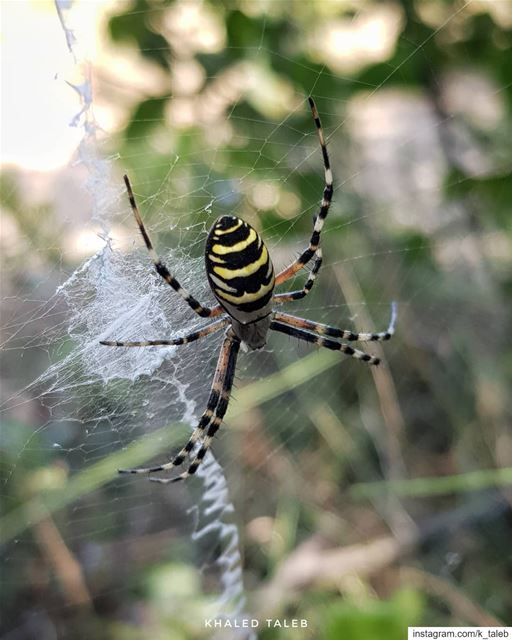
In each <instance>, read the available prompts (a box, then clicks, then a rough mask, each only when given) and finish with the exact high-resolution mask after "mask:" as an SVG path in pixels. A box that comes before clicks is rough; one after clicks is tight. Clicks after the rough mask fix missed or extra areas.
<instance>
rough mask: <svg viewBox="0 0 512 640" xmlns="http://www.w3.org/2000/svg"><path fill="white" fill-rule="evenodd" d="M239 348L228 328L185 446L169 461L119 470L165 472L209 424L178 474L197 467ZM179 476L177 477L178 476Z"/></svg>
mask: <svg viewBox="0 0 512 640" xmlns="http://www.w3.org/2000/svg"><path fill="white" fill-rule="evenodd" d="M239 348H240V341H239V340H238V338H236V337H235V336H234V334H233V333H232V330H231V329H228V332H227V335H226V338H225V340H224V343H223V345H222V347H221V351H220V355H219V359H218V361H217V367H216V369H215V375H214V378H213V383H212V387H211V390H210V396H209V398H208V403H207V405H206V409H205V411H204V412H203V415H202V416H201V418H200V420H199V422H198V424H197V426H196V428H195V429H194V431H193V432H192V435H191V436H190V438H189V439H188V442H187V443H186V444H185V446H184V447H183V448H182V449H181V451H179V452H178V453H177V455H175V456H174V458H173V459H172V460H170V461H169V462H166V463H164V464H160V465H156V466H154V467H145V468H143V467H139V468H136V469H119V470H118V471H119V473H125V474H126V473H134V474H141V473H157V472H159V471H169V470H170V469H174V468H175V467H179V466H180V465H182V464H183V462H184V461H185V459H186V458H187V456H189V455H190V454H191V452H192V451H193V449H194V447H195V445H196V443H197V442H198V441H200V439H201V437H202V435H203V434H204V432H205V430H206V429H207V427H209V429H208V432H207V434H206V437H205V440H204V442H203V444H202V446H201V448H200V449H199V451H198V453H197V454H196V456H195V458H194V460H193V461H192V463H191V465H190V467H189V470H188V471H187V472H185V474H182V476H184V477H186V476H187V475H191V474H193V473H194V472H195V471H196V469H197V467H198V466H199V464H200V462H201V460H202V459H203V458H204V456H205V455H206V451H204V453H202V454H201V451H202V450H203V449H204V447H205V443H206V441H207V440H208V439H209V440H208V444H207V449H208V448H209V446H210V441H211V439H212V438H213V436H214V435H215V433H216V432H217V430H218V428H219V426H220V424H221V422H222V418H223V417H224V414H225V413H226V410H227V405H228V401H229V393H230V391H231V386H232V384H233V377H234V372H235V365H236V358H237V355H238V350H239ZM179 478H180V479H181V476H179ZM152 479H153V478H152ZM154 480H155V481H156V482H163V483H167V482H172V481H174V480H172V479H167V478H154Z"/></svg>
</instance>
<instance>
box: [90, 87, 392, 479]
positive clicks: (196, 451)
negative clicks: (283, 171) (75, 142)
mask: <svg viewBox="0 0 512 640" xmlns="http://www.w3.org/2000/svg"><path fill="white" fill-rule="evenodd" d="M309 105H310V107H311V112H312V114H313V119H314V121H315V125H316V128H317V132H318V138H319V141H320V148H321V150H322V158H323V163H324V176H325V185H324V192H323V197H322V202H321V204H320V208H319V210H318V212H317V214H316V215H315V217H314V222H313V232H312V234H311V238H310V241H309V245H308V246H307V248H306V249H305V250H304V251H303V252H302V253H301V254H300V256H299V257H298V258H297V259H296V260H294V261H293V262H292V263H291V264H290V265H289V266H288V267H287V268H286V269H283V270H282V271H281V272H280V273H278V274H277V275H275V274H274V267H273V265H272V260H271V259H270V256H269V253H268V250H267V248H266V246H265V244H264V242H263V240H262V239H261V237H260V236H259V234H258V233H257V231H256V230H255V229H254V228H253V227H251V225H250V224H248V223H247V222H244V221H243V220H242V219H241V218H237V217H236V216H223V217H222V218H219V219H218V220H217V221H216V222H215V224H214V225H213V227H212V228H211V230H210V233H209V234H208V238H207V239H206V246H205V266H206V276H207V278H208V282H209V284H210V287H211V289H212V291H213V294H214V296H215V297H216V299H217V300H218V301H219V305H218V306H216V307H214V308H212V309H210V308H208V307H204V306H203V305H202V304H201V303H200V302H198V301H197V300H196V299H195V298H194V297H193V296H192V295H190V293H189V292H188V291H187V290H186V289H184V288H183V287H182V286H181V285H180V283H179V282H178V281H177V280H176V278H175V277H174V276H173V275H172V274H171V273H170V271H169V270H168V269H167V267H166V266H165V265H164V264H163V262H162V261H161V260H160V258H159V256H158V254H157V253H156V251H155V250H154V248H153V244H152V242H151V239H150V237H149V234H148V232H147V231H146V228H145V226H144V223H143V222H142V218H141V216H140V213H139V210H138V208H137V204H136V202H135V197H134V195H133V191H132V188H131V185H130V181H129V180H128V177H127V176H124V181H125V184H126V189H127V191H128V197H129V200H130V204H131V207H132V210H133V213H134V215H135V220H136V221H137V224H138V226H139V229H140V232H141V234H142V237H143V239H144V242H145V244H146V247H147V249H148V251H149V254H150V256H151V259H152V260H153V264H154V266H155V269H156V271H157V273H158V274H159V275H160V276H161V277H162V278H163V279H164V280H165V281H166V282H167V284H169V285H170V286H171V287H172V288H173V289H174V290H175V291H176V292H177V293H178V294H179V295H180V296H181V297H182V298H183V299H184V300H185V302H186V303H187V304H188V305H189V306H190V307H191V308H192V309H193V310H194V311H195V312H196V313H197V314H198V315H200V316H202V317H204V318H214V317H216V316H221V317H220V318H219V319H218V320H215V321H214V322H212V323H210V324H208V325H207V326H205V327H204V328H203V329H200V330H199V331H193V332H192V333H188V334H187V335H185V336H183V337H181V338H174V339H171V340H143V341H138V342H120V341H118V340H102V341H101V344H103V345H106V346H109V347H156V346H162V345H182V344H186V343H188V342H193V341H194V340H199V339H200V338H203V337H204V336H207V335H209V334H211V333H214V332H215V331H218V330H220V329H221V328H222V327H227V328H226V333H225V337H224V342H223V343H222V347H221V350H220V355H219V359H218V361H217V367H216V369H215V374H214V378H213V383H212V387H211V391H210V396H209V398H208V403H207V406H206V409H205V411H204V413H203V414H202V416H201V418H200V419H199V422H198V424H197V426H196V428H195V429H194V431H193V432H192V435H191V436H190V438H189V440H188V442H187V443H186V444H185V446H184V447H183V448H182V449H181V451H179V452H178V454H177V455H175V456H174V458H172V460H171V461H170V462H166V463H164V464H161V465H157V466H154V467H147V468H138V469H123V470H120V473H154V472H158V471H168V470H170V469H173V468H174V467H178V466H180V465H181V464H183V462H184V461H185V460H186V459H187V458H191V461H190V464H189V467H188V469H187V470H186V471H184V472H183V473H181V474H180V475H179V476H177V477H175V478H151V480H153V481H155V482H161V483H168V482H176V481H177V480H183V479H184V478H186V477H188V476H189V475H192V474H193V473H195V472H196V470H197V468H198V467H199V465H200V464H201V461H202V460H203V458H204V457H205V455H206V454H207V452H208V449H209V448H210V446H211V443H212V440H213V437H214V435H215V434H216V432H217V430H218V428H219V427H220V425H221V423H222V420H223V418H224V414H225V413H226V410H227V408H228V403H229V397H230V394H231V388H232V386H233V379H234V376H235V367H236V360H237V357H238V352H239V350H240V345H241V344H244V345H247V347H248V348H250V349H260V348H261V347H263V346H264V345H265V344H266V341H267V333H268V331H269V330H272V331H278V332H280V333H284V334H286V335H289V336H294V337H296V338H299V339H300V340H304V341H306V342H311V343H313V344H315V345H317V346H320V347H326V348H327V349H331V350H333V351H341V352H342V353H344V354H346V355H348V356H351V357H353V358H357V359H358V360H362V361H364V362H367V363H368V364H374V365H377V364H379V358H376V357H375V356H370V355H368V354H367V353H364V352H363V351H359V350H358V349H354V348H353V347H351V346H350V345H348V344H346V343H345V342H341V340H347V341H360V342H368V341H383V340H389V338H391V336H392V335H393V332H394V325H395V319H396V309H395V306H394V305H393V307H392V315H391V322H390V324H389V327H388V329H387V331H382V332H379V333H354V332H353V331H350V330H347V329H338V328H336V327H330V326H328V325H325V324H320V323H318V322H312V321H311V320H306V319H305V318H298V317H296V316H292V315H290V314H288V313H282V312H280V311H276V310H275V309H274V307H275V305H279V304H282V303H283V302H292V301H294V300H300V299H301V298H303V297H304V296H306V295H307V294H308V293H309V292H310V291H311V289H312V287H313V284H314V282H315V278H316V276H317V273H318V272H319V270H320V267H321V265H322V251H321V249H320V234H321V232H322V228H323V225H324V221H325V219H326V217H327V214H328V212H329V207H330V204H331V200H332V195H333V180H332V172H331V167H330V163H329V155H328V153H327V146H326V144H325V139H324V134H323V130H322V125H321V123H320V118H319V116H318V112H317V110H316V106H315V103H314V101H313V99H312V98H309ZM313 259H314V262H313V267H312V268H311V271H310V272H309V277H308V279H307V281H306V282H305V284H304V286H303V287H302V289H299V290H297V291H291V292H288V293H277V294H276V293H274V288H275V287H276V286H278V285H281V284H283V283H284V282H286V281H287V280H289V279H290V278H292V277H293V276H294V275H295V274H296V273H297V272H298V271H299V270H300V269H302V268H303V267H305V266H306V265H307V264H308V263H309V262H310V261H311V260H313Z"/></svg>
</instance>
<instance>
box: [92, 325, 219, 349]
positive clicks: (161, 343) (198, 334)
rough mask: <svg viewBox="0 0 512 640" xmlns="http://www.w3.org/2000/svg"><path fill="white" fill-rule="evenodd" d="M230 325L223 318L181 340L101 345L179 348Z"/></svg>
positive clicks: (107, 341)
mask: <svg viewBox="0 0 512 640" xmlns="http://www.w3.org/2000/svg"><path fill="white" fill-rule="evenodd" d="M228 323H229V319H228V318H221V319H220V320H217V321H216V322H212V323H211V324H209V325H207V326H206V327H203V328H202V329H199V330H198V331H192V332H191V333H188V334H186V335H184V336H181V337H179V338H172V339H171V340H141V341H139V342H131V341H125V342H121V341H119V340H100V344H102V345H104V346H105V347H171V346H174V347H177V346H179V345H182V344H188V343H189V342H195V341H196V340H200V339H201V338H204V337H205V336H209V335H210V334H211V333H215V332H216V331H219V329H222V327H225V326H226V325H227V324H228Z"/></svg>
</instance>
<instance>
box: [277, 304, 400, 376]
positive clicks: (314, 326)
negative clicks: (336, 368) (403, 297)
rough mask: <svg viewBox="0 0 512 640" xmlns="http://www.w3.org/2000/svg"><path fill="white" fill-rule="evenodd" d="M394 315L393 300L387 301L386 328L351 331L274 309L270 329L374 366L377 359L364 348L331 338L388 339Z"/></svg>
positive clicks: (378, 360)
mask: <svg viewBox="0 0 512 640" xmlns="http://www.w3.org/2000/svg"><path fill="white" fill-rule="evenodd" d="M396 315H397V310H396V303H395V302H393V303H392V304H391V319H390V321H389V326H388V328H387V329H386V331H380V332H378V333H355V332H353V331H350V330H348V329H338V328H337V327H331V326H329V325H327V324H321V323H319V322H312V321H311V320H306V319H305V318H298V317H297V316H292V315H290V314H288V313H281V312H279V311H278V312H276V313H275V314H274V319H273V321H272V322H271V324H270V328H271V329H272V330H273V331H278V332H280V333H284V334H286V335H288V336H293V337H295V338H299V340H304V341H305V342H311V343H313V344H316V345H317V346H319V347H325V348H326V349H331V350H332V351H341V352H342V353H344V354H345V355H347V356H351V357H352V358H356V359H357V360H362V361H363V362H367V363H368V364H373V365H378V364H379V363H380V358H377V357H376V356H370V355H368V354H367V353H364V351H360V350H359V349H354V348H353V347H351V346H350V345H348V344H345V343H343V342H336V340H332V338H338V339H340V340H348V341H349V342H384V341H386V340H390V338H391V336H392V335H393V334H394V333H395V324H396ZM326 336H327V337H326Z"/></svg>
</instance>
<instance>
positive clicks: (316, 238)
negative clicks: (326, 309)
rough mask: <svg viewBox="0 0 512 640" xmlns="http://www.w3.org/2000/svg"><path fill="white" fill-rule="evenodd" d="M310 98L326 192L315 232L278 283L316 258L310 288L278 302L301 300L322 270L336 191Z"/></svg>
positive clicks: (319, 125) (322, 132) (277, 277)
mask: <svg viewBox="0 0 512 640" xmlns="http://www.w3.org/2000/svg"><path fill="white" fill-rule="evenodd" d="M308 100H309V106H310V107H311V113H312V114H313V119H314V121H315V125H316V130H317V132H318V139H319V141H320V148H321V150H322V158H323V163H324V176H325V185H324V193H323V197H322V202H321V204H320V209H319V211H318V213H317V214H316V216H315V217H314V225H313V233H312V234H311V238H310V240H309V245H308V247H307V248H306V249H305V250H304V251H303V252H302V253H301V254H300V256H299V257H298V258H297V259H296V260H294V261H293V262H292V264H290V265H289V266H288V267H286V268H285V269H283V270H282V271H281V272H280V273H278V274H277V276H276V285H279V284H283V282H286V281H287V280H289V279H290V278H291V277H293V276H294V275H295V274H296V273H297V272H298V271H300V270H301V269H302V267H305V266H306V265H307V263H308V262H309V261H310V260H311V259H312V258H313V257H314V256H316V260H315V264H314V266H313V269H312V271H311V273H310V276H309V279H308V282H307V283H306V285H309V286H308V288H306V285H305V286H304V288H303V289H302V291H301V292H291V293H289V294H283V295H282V296H281V295H280V294H278V295H277V296H275V297H274V300H275V301H276V302H289V301H290V300H299V299H300V298H303V297H304V296H305V295H307V294H308V293H309V291H311V288H312V287H313V283H314V281H315V277H316V274H317V273H318V271H319V270H320V266H321V264H322V253H321V251H320V248H319V247H320V234H321V232H322V229H323V226H324V222H325V219H326V218H327V214H328V213H329V207H330V206H331V202H332V196H333V192H334V187H333V178H332V170H331V163H330V160H329V154H328V152H327V145H326V143H325V136H324V131H323V128H322V123H321V122H320V116H319V115H318V110H317V108H316V105H315V101H314V100H313V98H311V97H309V98H308ZM299 294H300V295H299ZM290 296H295V297H290Z"/></svg>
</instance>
